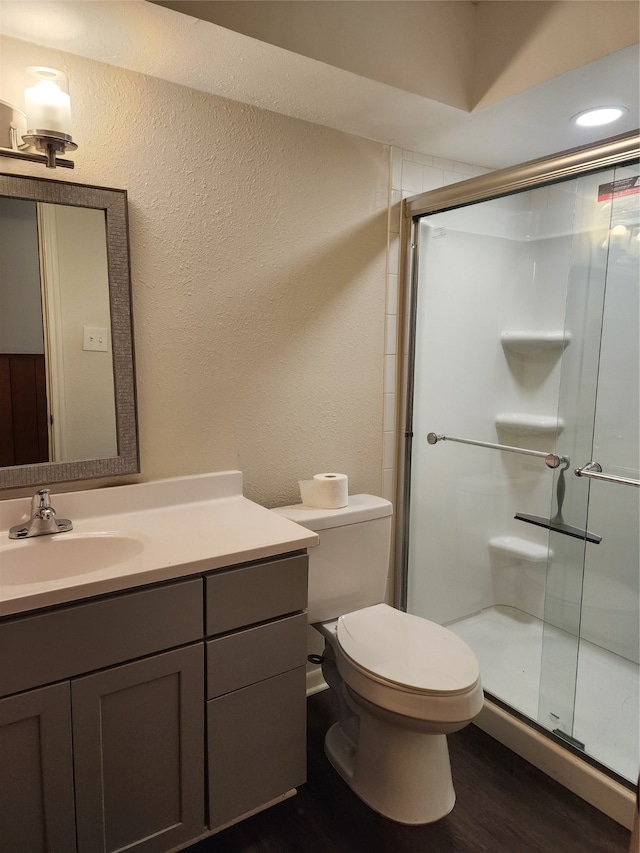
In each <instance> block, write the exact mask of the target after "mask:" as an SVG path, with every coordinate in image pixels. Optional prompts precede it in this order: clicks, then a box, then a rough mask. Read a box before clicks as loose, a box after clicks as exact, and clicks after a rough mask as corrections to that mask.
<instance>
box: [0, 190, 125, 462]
mask: <svg viewBox="0 0 640 853" xmlns="http://www.w3.org/2000/svg"><path fill="white" fill-rule="evenodd" d="M117 455H118V443H117V432H116V407H115V397H114V365H113V356H112V343H111V319H110V306H109V275H108V265H107V240H106V221H105V211H104V210H102V209H92V208H85V207H72V206H69V205H64V204H50V203H45V202H39V201H31V200H26V199H16V198H1V197H0V466H3V467H4V466H13V465H29V464H35V463H44V462H69V461H80V460H90V459H105V458H109V457H115V456H117Z"/></svg>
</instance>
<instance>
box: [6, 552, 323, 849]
mask: <svg viewBox="0 0 640 853" xmlns="http://www.w3.org/2000/svg"><path fill="white" fill-rule="evenodd" d="M306 569H307V556H306V554H301V553H299V552H298V553H296V554H292V555H287V556H284V557H276V558H272V559H266V560H262V561H260V562H256V563H249V564H245V565H241V566H237V567H233V568H229V569H222V570H218V571H215V572H211V573H208V574H204V575H197V576H193V577H189V578H186V579H183V580H176V581H171V582H166V583H159V584H155V585H149V586H145V587H140V588H138V589H135V590H129V591H123V592H118V593H114V594H110V595H105V596H101V597H97V598H94V599H87V600H85V601H80V602H76V603H72V604H66V605H61V606H56V607H51V608H48V609H44V610H41V611H34V612H31V613H26V614H23V615H20V616H15V617H7V618H5V619H0V851H2V853H115V852H116V851H120V853H124V851H127V853H134V851H135V853H165V852H166V851H167V850H173V849H180V848H182V847H183V846H186V845H187V844H188V843H190V842H192V841H196V840H197V839H198V838H202V837H204V836H206V835H210V834H212V833H213V832H215V831H217V830H219V829H220V828H222V827H223V826H226V825H228V824H231V823H234V822H236V821H238V820H241V819H242V818H243V817H245V816H247V815H248V814H250V813H252V812H254V811H258V810H260V809H261V808H264V807H266V806H268V805H269V804H271V803H274V802H276V801H278V800H279V799H281V798H282V797H284V796H287V795H288V794H289V793H291V792H292V791H293V789H294V788H296V787H297V786H298V785H300V784H301V783H303V782H304V781H305V774H306V697H305V659H306V657H305V656H306V625H307V620H306V614H305V612H304V611H305V608H306V604H307V571H306ZM205 791H207V797H206V795H205Z"/></svg>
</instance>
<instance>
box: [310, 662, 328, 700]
mask: <svg viewBox="0 0 640 853" xmlns="http://www.w3.org/2000/svg"><path fill="white" fill-rule="evenodd" d="M328 689H329V685H328V684H327V682H326V681H325V680H324V678H323V677H322V669H321V668H320V667H319V666H314V667H307V697H309V696H313V695H314V694H315V693H321V692H322V691H323V690H328Z"/></svg>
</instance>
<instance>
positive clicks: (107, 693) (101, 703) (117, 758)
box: [71, 643, 205, 853]
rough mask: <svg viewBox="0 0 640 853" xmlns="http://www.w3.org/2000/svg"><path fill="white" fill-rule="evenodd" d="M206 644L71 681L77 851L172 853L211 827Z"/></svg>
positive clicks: (175, 650) (90, 852) (84, 852)
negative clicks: (207, 813) (206, 765)
mask: <svg viewBox="0 0 640 853" xmlns="http://www.w3.org/2000/svg"><path fill="white" fill-rule="evenodd" d="M203 666H204V653H203V644H202V643H197V644H195V645H191V646H187V647H185V648H181V649H174V650H172V651H170V652H165V653H164V654H160V655H154V656H153V657H150V658H144V659H142V660H139V661H136V662H134V663H127V664H124V665H123V666H119V667H115V668H113V669H107V670H104V671H102V672H98V673H96V674H94V675H89V676H86V677H85V678H78V679H76V680H74V681H73V682H72V684H71V707H72V709H73V757H74V770H75V789H76V810H77V814H78V824H77V832H78V853H111V851H124V850H135V851H136V853H163V851H166V850H169V849H171V848H172V847H174V846H175V845H177V844H180V843H182V842H185V841H188V840H190V839H192V838H196V837H197V836H198V835H201V834H202V833H203V832H204V829H205V824H204V744H203V737H202V732H203V726H204V712H203V703H204V689H203V677H202V672H203Z"/></svg>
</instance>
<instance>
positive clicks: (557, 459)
mask: <svg viewBox="0 0 640 853" xmlns="http://www.w3.org/2000/svg"><path fill="white" fill-rule="evenodd" d="M427 441H428V442H429V444H436V442H438V441H457V442H458V444H473V445H475V446H476V447H488V448H490V449H491V450H506V451H507V452H508V453H521V454H523V456H538V457H540V458H541V459H544V461H545V465H546V466H547V468H559V467H560V466H561V465H564V464H565V463H568V462H569V459H568V458H567V457H566V456H558V455H557V454H555V453H545V451H544V450H527V449H526V448H524V447H512V446H511V445H509V444H492V443H491V442H490V441H475V440H473V439H471V438H454V437H453V436H452V435H437V434H436V433H435V432H430V433H429V435H428V436H427Z"/></svg>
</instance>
